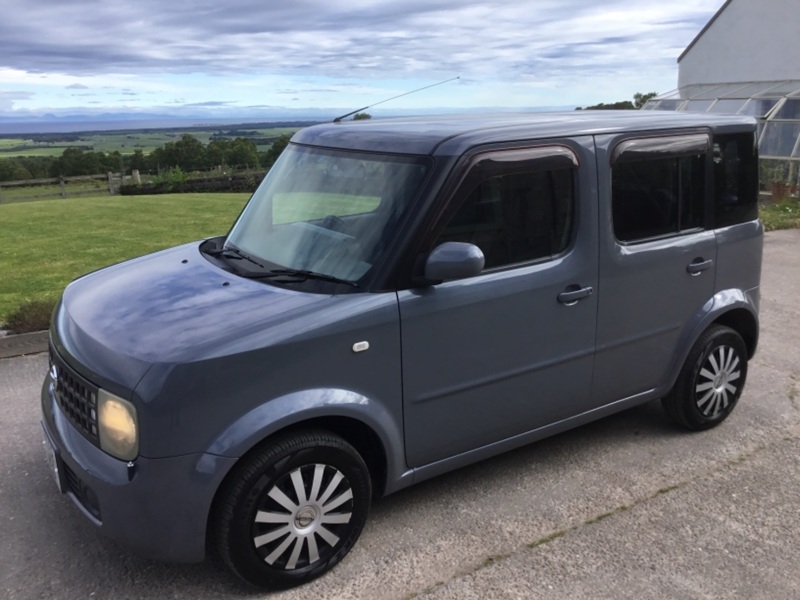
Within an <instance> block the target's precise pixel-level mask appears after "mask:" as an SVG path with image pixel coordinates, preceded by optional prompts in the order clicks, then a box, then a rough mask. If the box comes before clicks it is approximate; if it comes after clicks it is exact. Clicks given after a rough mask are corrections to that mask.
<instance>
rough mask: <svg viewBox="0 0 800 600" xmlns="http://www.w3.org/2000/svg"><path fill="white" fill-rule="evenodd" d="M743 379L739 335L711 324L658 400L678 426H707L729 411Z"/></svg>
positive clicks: (744, 364)
mask: <svg viewBox="0 0 800 600" xmlns="http://www.w3.org/2000/svg"><path fill="white" fill-rule="evenodd" d="M746 379H747V347H746V346H745V343H744V341H743V340H742V337H741V336H740V335H739V334H738V333H736V331H734V330H733V329H731V328H730V327H725V326H723V325H712V326H711V327H709V328H708V329H707V330H706V331H704V332H703V334H702V335H701V336H700V337H699V338H698V340H697V342H695V345H694V346H693V347H692V350H691V351H690V352H689V356H687V357H686V362H685V363H684V365H683V367H682V368H681V372H680V374H679V375H678V379H677V381H676V382H675V386H674V387H673V388H672V390H671V391H670V393H669V395H667V396H666V397H665V398H663V399H662V400H661V403H662V405H663V406H664V409H665V411H666V413H667V414H668V415H669V416H670V418H672V420H673V421H675V422H676V423H678V424H679V425H681V426H683V427H685V428H687V429H691V430H692V431H702V430H705V429H711V428H712V427H716V426H717V425H719V424H720V423H722V422H723V421H724V420H725V419H727V418H728V415H730V414H731V412H733V409H734V407H735V406H736V403H737V402H738V401H739V397H740V396H741V394H742V389H743V388H744V384H745V380H746Z"/></svg>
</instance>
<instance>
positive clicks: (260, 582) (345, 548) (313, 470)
mask: <svg viewBox="0 0 800 600" xmlns="http://www.w3.org/2000/svg"><path fill="white" fill-rule="evenodd" d="M342 486H344V487H342ZM371 488H372V485H371V480H370V475H369V470H368V468H367V465H366V464H365V463H364V461H363V459H362V457H361V455H360V454H359V453H358V451H357V450H356V449H355V448H354V447H353V446H352V445H351V444H349V443H348V442H347V441H346V440H344V439H343V438H341V437H340V436H338V435H336V434H333V433H331V432H329V431H325V430H319V429H313V428H303V429H296V430H292V431H283V432H281V433H280V434H277V435H275V436H270V438H268V439H267V440H265V441H264V442H263V443H261V444H259V445H258V446H257V447H256V448H253V450H252V451H251V452H249V453H248V454H247V455H246V456H244V457H242V459H240V460H239V461H238V462H237V463H236V465H235V466H234V467H233V468H232V469H231V471H230V472H229V473H228V475H227V476H226V478H225V480H224V481H223V482H222V484H221V486H220V488H219V490H218V492H217V497H216V498H215V501H214V506H213V509H212V511H211V514H210V516H209V529H208V533H209V535H208V538H209V542H213V543H214V546H215V547H216V549H217V554H218V555H219V557H220V558H221V559H222V560H223V562H224V563H225V564H226V566H227V567H228V568H229V569H230V570H231V571H232V572H233V573H234V574H235V575H237V576H238V577H239V578H240V579H242V580H244V581H245V582H247V583H249V584H251V585H254V586H257V587H262V588H268V589H282V588H287V587H293V586H295V585H300V584H302V583H305V582H307V581H310V580H311V579H314V578H316V577H319V576H320V575H322V574H324V573H326V572H327V571H328V570H330V569H331V568H333V567H334V566H335V565H336V564H337V563H338V562H339V561H340V560H341V559H342V558H344V556H346V555H347V553H348V552H349V551H350V548H351V547H352V546H353V544H354V543H355V542H356V540H357V539H358V537H359V536H360V533H361V530H362V528H363V526H364V523H365V522H366V518H367V514H368V512H369V506H370V504H371V499H372V492H371ZM328 510H330V511H331V512H328ZM326 519H327V521H326ZM256 534H258V535H256ZM340 536H341V537H340Z"/></svg>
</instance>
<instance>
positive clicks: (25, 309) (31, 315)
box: [6, 300, 55, 333]
mask: <svg viewBox="0 0 800 600" xmlns="http://www.w3.org/2000/svg"><path fill="white" fill-rule="evenodd" d="M54 306H55V300H26V301H25V302H23V303H22V304H21V305H20V306H19V307H17V308H16V309H15V310H14V311H13V312H12V313H11V314H9V315H8V317H7V318H6V327H8V328H9V329H10V330H11V331H13V332H14V333H30V332H31V331H42V330H44V329H47V328H48V327H50V315H52V314H53V307H54Z"/></svg>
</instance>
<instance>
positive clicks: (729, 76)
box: [678, 0, 800, 87]
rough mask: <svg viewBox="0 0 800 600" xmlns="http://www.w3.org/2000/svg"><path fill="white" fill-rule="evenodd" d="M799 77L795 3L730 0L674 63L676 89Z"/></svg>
mask: <svg viewBox="0 0 800 600" xmlns="http://www.w3.org/2000/svg"><path fill="white" fill-rule="evenodd" d="M784 79H800V0H732V1H731V2H730V4H728V6H727V7H725V10H723V11H722V13H720V14H719V15H718V16H717V18H716V19H715V20H714V21H713V22H712V23H711V25H710V26H709V27H708V29H706V31H705V32H704V33H703V34H702V35H701V36H700V37H699V38H698V39H697V40H695V43H694V45H693V46H691V47H690V48H689V50H688V51H687V52H686V53H685V54H684V55H683V58H681V59H680V62H679V70H678V86H679V87H683V86H685V85H690V84H695V83H728V82H731V83H737V82H747V81H780V80H784Z"/></svg>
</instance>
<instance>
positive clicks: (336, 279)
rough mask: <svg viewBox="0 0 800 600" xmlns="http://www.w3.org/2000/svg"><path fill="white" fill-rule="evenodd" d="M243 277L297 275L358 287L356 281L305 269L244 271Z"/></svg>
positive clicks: (268, 277) (301, 277)
mask: <svg viewBox="0 0 800 600" xmlns="http://www.w3.org/2000/svg"><path fill="white" fill-rule="evenodd" d="M242 277H247V278H248V279H272V278H274V277H297V278H299V279H301V280H303V279H319V280H322V281H332V282H334V283H343V284H345V285H349V286H352V287H358V284H357V283H356V282H355V281H348V280H347V279H341V278H339V277H335V276H334V275H327V274H325V273H317V272H316V271H306V270H305V269H289V268H283V269H270V270H269V271H268V272H267V273H243V274H242Z"/></svg>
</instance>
